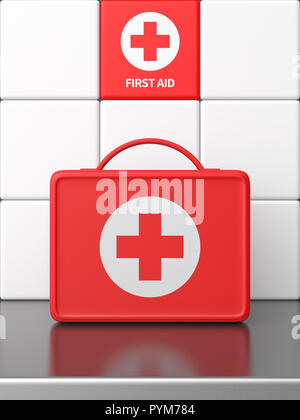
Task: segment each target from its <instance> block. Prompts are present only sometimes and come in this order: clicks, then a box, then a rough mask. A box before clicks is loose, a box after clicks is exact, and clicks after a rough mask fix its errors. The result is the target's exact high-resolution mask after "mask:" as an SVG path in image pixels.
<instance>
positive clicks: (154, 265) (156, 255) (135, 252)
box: [117, 214, 183, 280]
mask: <svg viewBox="0 0 300 420" xmlns="http://www.w3.org/2000/svg"><path fill="white" fill-rule="evenodd" d="M117 258H139V280H161V259H162V258H183V236H162V235H161V214H140V215H139V236H117Z"/></svg>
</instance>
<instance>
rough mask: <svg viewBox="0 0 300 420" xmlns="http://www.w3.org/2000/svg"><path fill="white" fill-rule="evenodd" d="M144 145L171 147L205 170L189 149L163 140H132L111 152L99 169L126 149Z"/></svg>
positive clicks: (198, 167)
mask: <svg viewBox="0 0 300 420" xmlns="http://www.w3.org/2000/svg"><path fill="white" fill-rule="evenodd" d="M142 144H159V145H161V146H166V147H170V148H171V149H174V150H177V151H178V152H180V153H182V154H183V155H184V156H186V157H187V158H188V159H189V160H190V161H191V162H192V163H193V164H194V165H195V166H196V168H197V169H199V170H200V171H201V170H203V169H204V168H203V166H202V165H201V163H200V162H199V160H198V159H197V158H196V157H195V156H194V155H193V154H192V153H191V152H189V151H188V150H187V149H185V148H184V147H182V146H179V144H176V143H173V142H172V141H169V140H162V139H150V138H149V139H140V140H132V141H129V142H127V143H124V144H122V145H121V146H119V147H117V148H116V149H114V150H113V151H112V152H110V153H109V154H108V155H107V156H106V157H105V158H104V159H103V160H102V161H101V162H100V163H99V165H98V167H97V169H99V170H102V169H103V168H104V166H106V165H107V164H108V162H109V161H110V160H111V159H113V158H114V157H115V156H116V155H118V154H119V153H120V152H122V151H123V150H126V149H130V148H131V147H134V146H139V145H142Z"/></svg>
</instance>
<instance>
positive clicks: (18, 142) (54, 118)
mask: <svg viewBox="0 0 300 420" xmlns="http://www.w3.org/2000/svg"><path fill="white" fill-rule="evenodd" d="M99 119H100V117H99V102H98V101H3V102H2V103H1V197H2V198H4V199H42V198H49V181H50V177H51V175H52V173H53V172H55V171H57V170H61V169H80V168H89V167H91V168H95V167H96V166H97V164H98V163H99Z"/></svg>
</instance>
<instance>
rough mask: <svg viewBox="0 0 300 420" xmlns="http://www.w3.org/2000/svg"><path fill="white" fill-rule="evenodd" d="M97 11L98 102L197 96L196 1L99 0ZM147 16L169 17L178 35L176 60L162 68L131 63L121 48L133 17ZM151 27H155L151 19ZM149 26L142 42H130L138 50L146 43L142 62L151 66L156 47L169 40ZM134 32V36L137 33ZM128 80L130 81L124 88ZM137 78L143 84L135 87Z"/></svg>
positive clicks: (198, 48) (197, 19) (197, 47)
mask: <svg viewBox="0 0 300 420" xmlns="http://www.w3.org/2000/svg"><path fill="white" fill-rule="evenodd" d="M100 7H101V13H100V19H101V24H100V27H101V36H100V44H101V45H100V53H101V57H100V66H101V71H100V74H101V79H100V97H101V98H102V99H199V98H200V76H199V75H200V2H199V1H198V0H183V1H170V0H166V1H157V0H155V1H136V0H133V1H125V0H119V1H117V0H114V1H107V0H106V1H103V2H101V5H100ZM147 12H154V13H159V14H161V15H163V16H165V17H167V18H168V19H170V20H171V21H172V22H173V24H174V25H175V26H176V28H177V31H178V33H179V37H180V46H179V50H178V53H177V55H176V57H175V58H174V59H173V61H172V62H170V63H169V64H168V65H167V66H166V67H164V68H160V69H158V70H144V69H141V68H138V67H136V66H134V65H132V63H131V62H129V61H128V60H127V59H126V57H125V55H124V54H123V52H122V48H121V36H122V32H123V29H124V27H125V25H126V24H127V23H128V22H129V21H130V20H131V19H132V18H133V17H135V16H137V15H139V14H141V13H147ZM151 23H152V24H153V25H155V21H154V22H150V24H151ZM150 24H149V25H148V24H147V25H148V26H147V27H145V28H144V38H132V44H131V47H134V48H136V47H138V45H139V44H140V43H144V44H143V47H145V48H144V54H146V55H145V60H146V61H147V60H148V61H149V60H150V61H152V62H155V60H156V58H157V56H156V52H157V49H156V47H159V46H160V47H162V48H164V46H166V45H165V43H166V42H167V39H165V38H159V36H160V35H159V34H158V33H157V29H156V27H154V26H151V25H150ZM134 32H135V31H133V33H132V36H133V37H134V36H135V35H136V34H135V33H134ZM138 36H141V34H139V35H138ZM127 79H131V80H133V82H128V84H126V80H127ZM138 80H141V86H139V84H137V82H136V81H138ZM151 80H152V81H151ZM169 81H170V82H169ZM138 83H139V82H138Z"/></svg>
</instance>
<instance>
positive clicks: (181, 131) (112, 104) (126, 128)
mask: <svg viewBox="0 0 300 420" xmlns="http://www.w3.org/2000/svg"><path fill="white" fill-rule="evenodd" d="M199 120H200V114H199V103H198V102H197V101H102V102H101V123H100V127H101V135H100V149H101V158H104V157H105V155H106V154H107V153H109V152H110V151H111V150H112V149H114V148H115V147H117V146H119V145H121V144H122V143H125V142H127V141H130V140H135V139H143V138H160V139H165V140H170V141H173V142H175V143H178V144H180V145H181V146H183V147H185V148H186V149H188V150H189V151H190V152H192V153H193V154H194V155H195V156H196V157H199V147H200V129H199ZM107 168H123V169H186V168H187V169H191V168H193V165H192V164H191V163H190V162H189V161H188V160H187V159H186V158H185V157H184V156H182V155H180V154H179V153H178V152H177V151H173V150H172V149H169V148H166V147H163V146H153V145H147V146H138V147H135V148H133V149H130V150H127V151H124V152H122V153H121V154H120V155H119V156H118V157H116V158H115V159H114V160H113V161H112V162H111V164H109V165H108V166H107Z"/></svg>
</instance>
